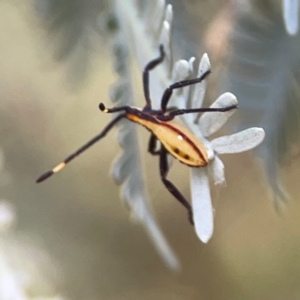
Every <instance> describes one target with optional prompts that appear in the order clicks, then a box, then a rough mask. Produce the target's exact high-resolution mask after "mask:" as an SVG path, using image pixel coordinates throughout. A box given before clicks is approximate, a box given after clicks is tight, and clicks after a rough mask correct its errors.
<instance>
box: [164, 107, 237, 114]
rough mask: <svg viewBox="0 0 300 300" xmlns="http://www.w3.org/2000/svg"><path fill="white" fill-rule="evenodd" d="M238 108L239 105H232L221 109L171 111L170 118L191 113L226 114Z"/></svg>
mask: <svg viewBox="0 0 300 300" xmlns="http://www.w3.org/2000/svg"><path fill="white" fill-rule="evenodd" d="M236 108H237V105H231V106H227V107H220V108H216V107H208V108H191V109H178V110H173V111H171V112H170V113H169V116H179V115H184V114H190V113H199V112H210V111H219V112H226V111H229V110H232V109H236Z"/></svg>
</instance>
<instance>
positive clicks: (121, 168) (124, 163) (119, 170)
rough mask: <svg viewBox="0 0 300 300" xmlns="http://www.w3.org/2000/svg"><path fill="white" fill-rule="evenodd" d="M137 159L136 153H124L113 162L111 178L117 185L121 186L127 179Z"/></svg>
mask: <svg viewBox="0 0 300 300" xmlns="http://www.w3.org/2000/svg"><path fill="white" fill-rule="evenodd" d="M135 159H136V158H135V156H134V153H130V151H125V152H122V153H121V154H120V155H119V156H118V157H117V159H116V160H115V161H114V162H113V167H112V169H111V176H112V177H113V179H114V181H115V183H116V184H117V185H121V184H122V183H123V182H124V181H125V180H126V179H127V177H128V176H129V174H130V170H131V168H132V167H131V166H132V163H133V161H134V160H135Z"/></svg>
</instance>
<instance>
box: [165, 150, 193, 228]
mask: <svg viewBox="0 0 300 300" xmlns="http://www.w3.org/2000/svg"><path fill="white" fill-rule="evenodd" d="M159 170H160V177H161V180H162V182H163V183H164V185H165V186H166V188H167V189H168V190H169V192H170V193H171V194H172V195H173V196H174V197H175V198H176V199H177V200H178V201H179V202H180V203H181V204H182V205H183V206H184V207H185V208H186V209H187V211H188V218H189V221H190V223H191V224H192V225H194V221H193V211H192V207H191V204H190V203H189V202H188V201H187V200H186V199H185V198H184V196H183V195H182V194H181V193H180V192H179V190H178V189H177V188H176V187H175V185H174V184H173V183H172V182H171V181H169V180H168V179H167V178H166V177H167V175H168V172H169V166H168V158H167V151H166V149H165V148H164V147H163V146H161V150H160V159H159Z"/></svg>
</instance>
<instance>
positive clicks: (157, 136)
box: [37, 45, 237, 224]
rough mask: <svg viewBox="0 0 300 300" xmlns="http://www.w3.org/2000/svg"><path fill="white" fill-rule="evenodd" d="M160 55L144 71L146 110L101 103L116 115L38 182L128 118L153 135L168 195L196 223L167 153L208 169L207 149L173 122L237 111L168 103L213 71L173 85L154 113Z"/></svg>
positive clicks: (152, 148) (152, 145)
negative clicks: (154, 74)
mask: <svg viewBox="0 0 300 300" xmlns="http://www.w3.org/2000/svg"><path fill="white" fill-rule="evenodd" d="M159 50H160V56H159V57H158V58H156V59H154V60H152V61H150V62H149V63H148V64H147V65H146V67H145V69H144V72H143V88H144V95H145V100H146V105H145V106H144V108H143V109H137V108H134V107H131V106H119V107H114V108H106V107H105V105H104V104H103V103H100V105H99V108H100V110H101V111H102V112H104V113H116V112H119V113H120V114H119V115H117V116H116V117H115V118H114V119H113V120H112V121H111V122H110V123H108V124H107V125H106V127H105V128H104V129H103V130H102V131H101V132H100V133H99V134H98V135H96V136H95V137H94V138H92V139H91V140H90V141H88V142H87V143H86V144H84V145H83V146H82V147H80V148H79V149H78V150H76V151H75V152H74V153H72V154H70V155H69V156H68V157H67V158H65V159H64V160H63V161H62V162H61V163H60V164H58V165H57V166H56V167H54V168H53V169H52V170H50V171H48V172H46V173H44V174H43V175H41V176H40V177H39V178H38V179H37V182H41V181H44V180H46V179H47V178H49V177H50V176H52V175H53V174H55V173H57V172H59V171H60V170H61V169H63V168H64V167H65V166H66V165H67V163H69V162H70V161H71V160H73V159H74V158H76V157H77V156H78V155H80V154H81V153H82V152H84V151H85V150H87V149H88V148H89V147H91V146H92V145H94V144H95V143H96V142H98V141H99V140H101V139H102V138H103V137H105V136H106V134H107V133H108V132H109V131H110V130H111V129H112V128H113V127H114V126H115V125H116V124H117V123H118V122H119V121H120V120H121V119H123V118H126V119H128V120H130V121H132V122H134V123H137V124H140V125H142V126H144V127H145V128H146V129H148V130H149V131H150V132H151V137H150V140H149V148H148V151H149V152H150V153H151V154H153V155H159V170H160V177H161V180H162V182H163V184H164V185H165V187H166V188H167V189H168V190H169V192H170V193H171V194H172V195H173V196H174V197H175V198H176V199H177V200H178V201H179V202H180V203H181V204H182V205H183V206H184V207H185V208H186V209H187V211H188V218H189V220H190V222H191V223H192V224H193V212H192V208H191V205H190V203H189V202H188V201H187V200H186V199H185V197H184V196H183V195H182V194H181V193H180V191H179V190H178V189H177V188H176V187H175V186H174V184H173V183H172V182H170V181H169V180H168V179H167V174H168V172H169V166H168V161H167V154H171V155H172V156H174V157H175V158H176V159H178V160H179V161H180V162H181V163H183V164H185V165H188V166H190V167H205V166H206V165H207V163H208V156H207V152H206V149H205V148H204V146H203V145H202V143H201V142H200V141H198V140H197V138H196V137H195V136H194V135H193V134H192V133H191V132H189V131H188V130H186V129H185V128H183V127H180V126H179V125H176V124H173V123H171V122H170V121H171V120H173V119H174V118H175V117H176V116H178V115H183V114H190V113H201V112H212V111H219V112H225V111H229V110H231V109H235V108H237V106H235V105H232V106H228V107H223V108H192V109H176V108H175V109H173V108H172V109H170V108H168V103H169V100H170V97H171V96H172V92H173V90H174V89H178V88H182V87H185V86H189V85H193V84H197V83H199V82H201V81H202V80H204V79H205V78H206V77H207V76H208V75H209V73H210V70H207V71H206V72H204V73H203V74H202V75H201V76H200V77H199V78H195V79H191V80H184V81H179V82H176V83H174V84H172V85H170V86H169V87H168V88H167V89H166V90H165V92H164V94H163V96H162V101H161V109H160V110H153V109H152V108H151V99H150V91H149V72H150V70H152V69H153V68H155V67H156V66H157V65H158V64H159V63H161V62H162V61H163V59H164V57H165V52H164V49H163V46H162V45H161V46H160V47H159ZM157 142H159V143H160V148H159V149H158V150H157V149H156V145H157Z"/></svg>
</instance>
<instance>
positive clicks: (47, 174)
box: [36, 114, 125, 183]
mask: <svg viewBox="0 0 300 300" xmlns="http://www.w3.org/2000/svg"><path fill="white" fill-rule="evenodd" d="M124 116H125V115H124V114H121V115H119V116H117V117H116V118H114V119H113V120H112V121H111V122H110V123H108V125H107V126H106V127H105V128H104V129H103V130H102V131H101V132H100V133H99V134H98V135H96V136H95V137H94V138H93V139H91V140H90V141H88V142H87V143H86V144H84V145H83V146H82V147H80V148H79V149H78V150H77V151H75V152H74V153H72V154H70V155H69V156H68V157H66V158H65V159H64V160H63V161H62V162H61V163H60V164H58V165H57V166H56V167H54V168H53V169H52V170H50V171H48V172H46V173H44V174H43V175H41V176H40V177H39V178H38V179H37V180H36V182H37V183H39V182H42V181H44V180H46V179H47V178H49V177H50V176H52V175H53V174H55V173H57V172H59V171H60V170H61V169H63V168H64V167H65V166H66V164H67V163H69V162H70V161H71V160H73V159H74V158H75V157H77V156H78V155H79V154H81V153H82V152H84V151H85V150H87V149H88V148H90V147H91V146H92V145H94V144H95V143H96V142H98V141H99V140H100V139H102V138H103V137H105V135H106V134H107V133H108V132H109V131H110V130H111V129H112V128H113V127H114V126H115V125H116V124H117V123H118V122H119V121H120V120H121V119H122V118H123V117H124Z"/></svg>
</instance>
